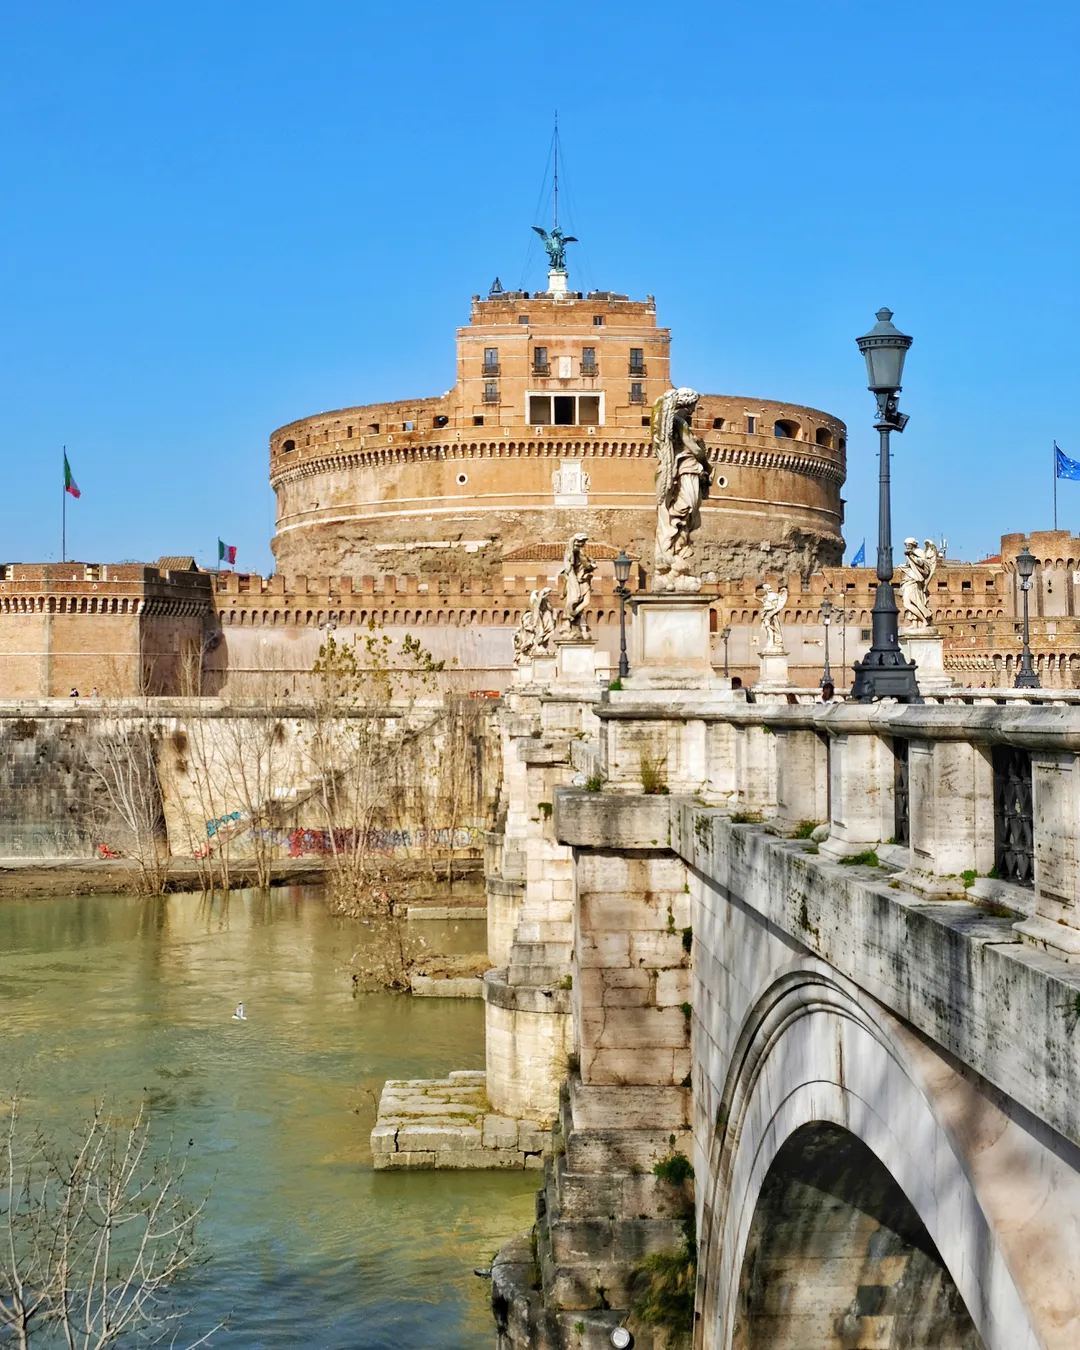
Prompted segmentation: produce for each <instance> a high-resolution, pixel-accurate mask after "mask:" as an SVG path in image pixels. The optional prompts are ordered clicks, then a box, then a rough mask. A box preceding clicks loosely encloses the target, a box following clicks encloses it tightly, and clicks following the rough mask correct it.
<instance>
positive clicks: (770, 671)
mask: <svg viewBox="0 0 1080 1350" xmlns="http://www.w3.org/2000/svg"><path fill="white" fill-rule="evenodd" d="M758 660H759V661H760V662H761V677H760V679H759V680H758V682H757V684H756V685H755V686H754V687H755V688H756V689H788V688H790V686H791V677H790V676H789V675H788V654H787V652H785V651H775V650H771V651H770V650H768V649H766V650H765V651H761V652H758Z"/></svg>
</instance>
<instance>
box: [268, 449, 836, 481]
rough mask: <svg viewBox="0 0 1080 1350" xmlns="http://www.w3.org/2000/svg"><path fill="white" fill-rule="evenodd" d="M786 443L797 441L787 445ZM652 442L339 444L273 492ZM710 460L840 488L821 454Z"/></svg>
mask: <svg viewBox="0 0 1080 1350" xmlns="http://www.w3.org/2000/svg"><path fill="white" fill-rule="evenodd" d="M789 444H791V445H795V444H797V442H789ZM651 455H652V442H651V441H650V440H643V439H641V438H637V439H635V438H634V437H632V436H628V437H626V438H625V439H619V438H616V437H614V436H612V437H605V438H601V437H591V436H590V437H577V438H572V439H571V438H568V439H567V440H560V439H557V438H554V437H536V438H534V439H525V438H521V439H518V440H513V439H509V438H507V439H499V440H469V441H464V440H460V441H459V440H453V441H441V442H435V443H432V444H422V445H417V444H415V443H412V444H408V445H400V446H395V445H385V446H380V447H378V448H377V449H356V450H346V449H344V448H343V447H342V446H341V445H340V443H339V444H337V445H335V446H334V448H333V449H332V450H328V451H327V452H326V453H324V454H320V455H319V456H317V457H315V456H312V457H311V458H309V459H306V460H304V461H302V462H301V463H299V464H296V465H294V466H290V467H289V468H287V469H284V470H281V471H277V472H271V475H270V483H271V486H272V487H273V488H275V489H276V488H279V487H282V486H284V485H286V484H288V483H294V482H299V481H302V480H303V479H305V478H314V477H316V476H318V475H319V474H322V473H336V472H340V471H342V470H349V469H365V468H376V467H378V466H380V465H384V464H398V465H400V464H419V463H423V462H425V461H432V462H438V461H456V460H472V459H554V458H560V457H563V456H565V457H568V458H575V457H580V458H594V459H604V458H612V459H648V458H649V457H650V456H651ZM709 456H710V459H711V460H712V462H713V463H714V464H724V465H729V466H730V467H732V468H751V469H771V470H786V471H787V472H790V473H799V474H803V475H805V476H806V477H809V478H822V479H825V480H826V481H827V482H831V483H835V484H837V485H838V486H839V485H842V484H843V482H844V479H845V472H844V466H843V465H842V464H841V463H838V462H837V461H835V460H833V459H829V458H826V457H825V456H824V455H820V454H817V455H815V454H810V453H807V452H806V451H802V450H795V449H784V450H764V449H761V450H759V449H757V448H755V447H752V446H742V445H739V446H732V445H719V446H717V445H711V446H710V447H709Z"/></svg>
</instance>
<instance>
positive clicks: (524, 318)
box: [518, 314, 529, 323]
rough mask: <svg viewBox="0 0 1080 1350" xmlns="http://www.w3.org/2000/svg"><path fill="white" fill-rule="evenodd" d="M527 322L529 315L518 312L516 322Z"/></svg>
mask: <svg viewBox="0 0 1080 1350" xmlns="http://www.w3.org/2000/svg"><path fill="white" fill-rule="evenodd" d="M528 322H529V316H528V315H527V314H519V315H518V323H528Z"/></svg>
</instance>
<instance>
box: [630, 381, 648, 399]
mask: <svg viewBox="0 0 1080 1350" xmlns="http://www.w3.org/2000/svg"><path fill="white" fill-rule="evenodd" d="M630 402H631V403H644V402H645V388H644V386H643V385H641V384H639V383H638V382H637V381H635V382H634V383H633V384H632V385H631V386H630Z"/></svg>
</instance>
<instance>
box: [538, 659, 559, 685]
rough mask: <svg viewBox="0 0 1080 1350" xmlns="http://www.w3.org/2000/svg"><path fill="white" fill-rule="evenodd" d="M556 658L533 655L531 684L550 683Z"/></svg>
mask: <svg viewBox="0 0 1080 1350" xmlns="http://www.w3.org/2000/svg"><path fill="white" fill-rule="evenodd" d="M555 670H556V658H555V656H554V655H551V656H534V657H533V659H532V682H533V684H550V683H551V682H552V680H553V679H554V678H555Z"/></svg>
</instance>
